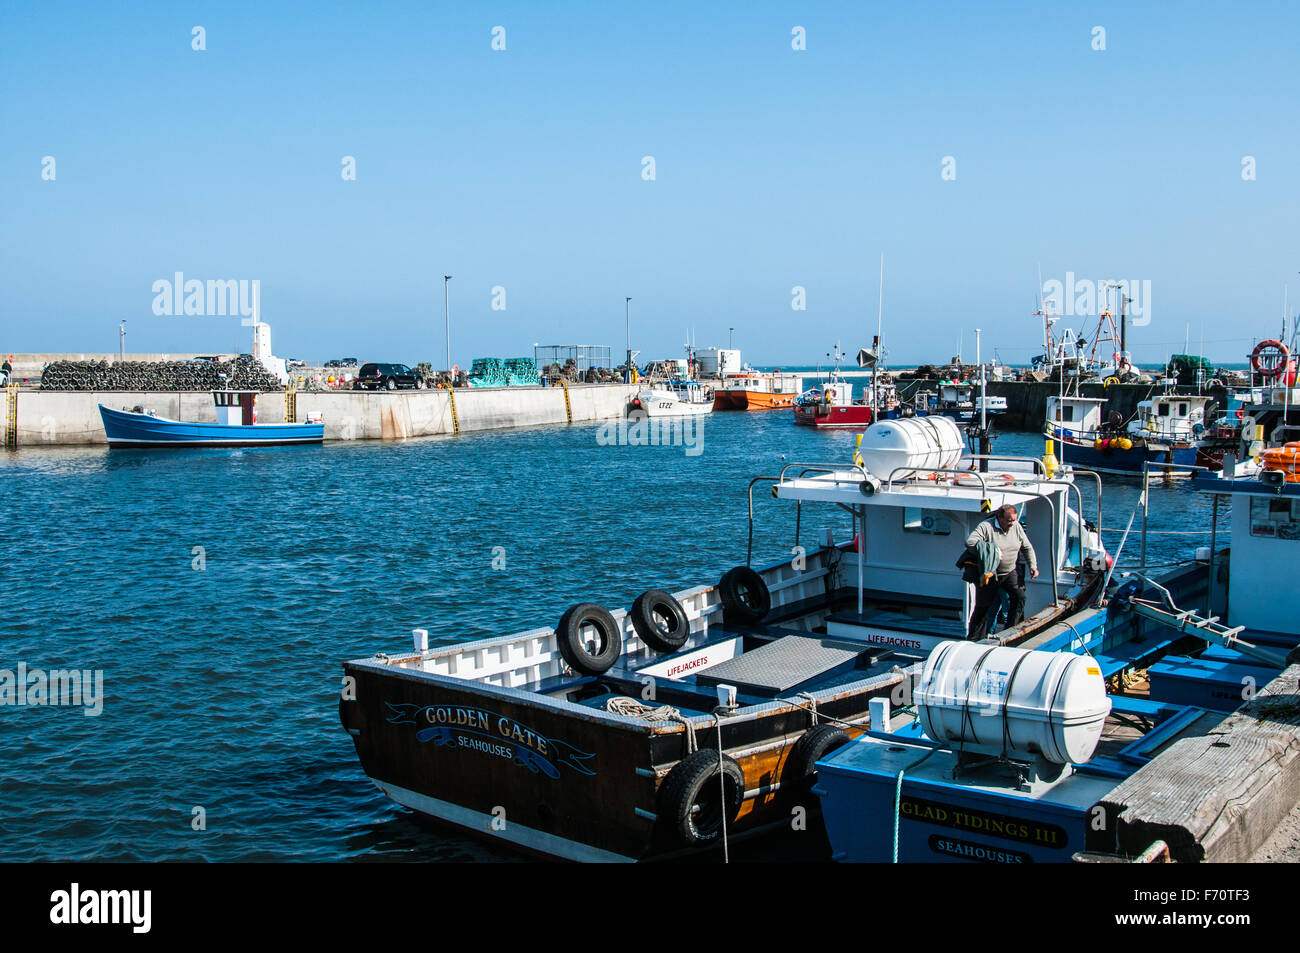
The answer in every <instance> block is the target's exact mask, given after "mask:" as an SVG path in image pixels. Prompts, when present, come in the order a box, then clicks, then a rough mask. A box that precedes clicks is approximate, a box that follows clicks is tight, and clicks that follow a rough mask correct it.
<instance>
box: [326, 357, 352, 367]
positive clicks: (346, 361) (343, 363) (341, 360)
mask: <svg viewBox="0 0 1300 953" xmlns="http://www.w3.org/2000/svg"><path fill="white" fill-rule="evenodd" d="M321 366H322V367H356V366H357V359H356V358H355V357H336V358H335V359H334V360H332V361H326V362H325V363H324V364H322V365H321Z"/></svg>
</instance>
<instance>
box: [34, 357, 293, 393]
mask: <svg viewBox="0 0 1300 953" xmlns="http://www.w3.org/2000/svg"><path fill="white" fill-rule="evenodd" d="M280 387H281V384H280V380H279V378H277V377H276V376H275V375H274V374H272V373H270V372H269V371H268V370H267V369H266V366H265V365H263V364H262V362H261V361H259V360H257V359H256V358H253V357H245V356H240V357H237V358H235V359H234V360H233V361H116V362H113V363H109V362H108V361H54V362H53V363H51V364H49V365H48V366H47V367H46V368H45V370H44V371H43V372H42V374H41V389H42V390H61V391H129V392H139V391H172V392H175V391H212V390H220V389H230V390H239V391H275V390H279V389H280Z"/></svg>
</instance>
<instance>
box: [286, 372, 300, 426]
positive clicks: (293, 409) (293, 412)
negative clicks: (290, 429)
mask: <svg viewBox="0 0 1300 953" xmlns="http://www.w3.org/2000/svg"><path fill="white" fill-rule="evenodd" d="M284 422H285V423H286V424H296V423H297V422H298V392H297V390H295V389H294V383H293V378H292V377H290V378H289V379H288V380H287V381H285V384H284Z"/></svg>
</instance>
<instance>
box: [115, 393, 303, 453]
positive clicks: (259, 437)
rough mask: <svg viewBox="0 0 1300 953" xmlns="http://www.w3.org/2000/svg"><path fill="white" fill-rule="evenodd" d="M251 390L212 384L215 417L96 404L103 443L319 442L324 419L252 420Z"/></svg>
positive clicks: (254, 444) (141, 445) (240, 444)
mask: <svg viewBox="0 0 1300 953" xmlns="http://www.w3.org/2000/svg"><path fill="white" fill-rule="evenodd" d="M256 396H257V394H256V392H254V391H234V390H214V391H213V392H212V399H213V401H214V403H215V405H216V412H217V421H216V423H204V422H199V421H185V420H171V419H169V418H167V417H159V416H157V415H156V414H154V413H152V412H150V411H146V410H144V409H143V408H141V409H139V410H113V409H111V408H109V407H105V406H104V405H103V404H100V405H99V415H100V418H101V419H102V420H103V422H104V435H105V436H106V437H108V445H109V447H117V448H129V449H138V448H150V447H152V448H157V447H172V448H174V447H273V446H281V445H286V444H310V443H321V442H323V441H324V439H325V425H324V424H323V423H320V422H315V423H303V424H297V423H293V424H259V423H254V416H255V415H254V409H253V408H254V400H255V398H256Z"/></svg>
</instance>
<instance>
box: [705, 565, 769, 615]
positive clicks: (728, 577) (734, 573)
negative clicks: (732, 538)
mask: <svg viewBox="0 0 1300 953" xmlns="http://www.w3.org/2000/svg"><path fill="white" fill-rule="evenodd" d="M718 592H719V595H721V596H722V604H723V605H724V606H725V607H726V609H727V617H728V618H730V619H733V620H735V621H738V622H741V623H752V622H761V621H762V620H763V617H764V616H766V615H767V614H768V613H769V612H771V611H772V593H771V592H770V591H769V590H768V588H767V583H765V582H764V581H763V577H762V576H760V575H759V574H758V573H757V572H755V571H754V570H753V569H750V568H749V567H748V566H737V567H735V568H734V569H728V570H727V572H726V573H725V574H724V575H723V577H722V580H721V581H720V582H719V583H718Z"/></svg>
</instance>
